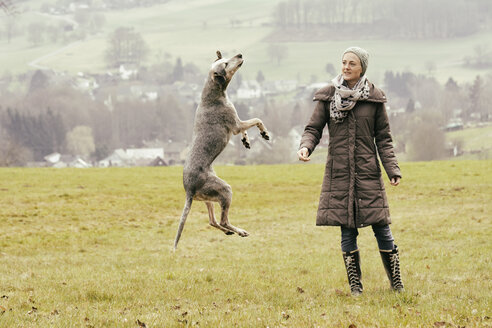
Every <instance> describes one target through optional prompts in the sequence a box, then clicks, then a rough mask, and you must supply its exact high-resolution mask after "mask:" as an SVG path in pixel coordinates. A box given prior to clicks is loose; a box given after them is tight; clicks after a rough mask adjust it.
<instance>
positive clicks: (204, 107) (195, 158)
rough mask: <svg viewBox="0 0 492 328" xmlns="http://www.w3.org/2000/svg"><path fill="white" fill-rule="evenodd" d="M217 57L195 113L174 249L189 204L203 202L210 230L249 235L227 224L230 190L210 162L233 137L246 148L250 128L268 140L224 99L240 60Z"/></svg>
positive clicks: (255, 121)
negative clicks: (217, 213)
mask: <svg viewBox="0 0 492 328" xmlns="http://www.w3.org/2000/svg"><path fill="white" fill-rule="evenodd" d="M217 57H218V58H217V60H216V61H215V62H214V63H213V64H212V66H211V68H210V71H209V73H208V78H207V81H206V82H205V86H204V88H203V91H202V98H201V102H200V104H199V105H198V108H197V110H196V113H195V123H194V127H193V139H192V143H191V149H190V152H189V153H188V156H187V158H186V161H185V165H184V168H183V185H184V188H185V191H186V202H185V206H184V209H183V214H182V215H181V220H180V222H179V227H178V233H177V234H176V239H175V241H174V249H176V248H177V247H178V242H179V238H180V237H181V233H182V232H183V227H184V224H185V222H186V218H187V216H188V213H189V212H190V208H191V203H192V202H193V200H200V201H204V202H205V204H206V205H207V209H208V215H209V220H210V221H209V223H210V225H211V226H212V227H215V228H217V229H220V230H222V231H223V232H225V233H226V234H228V235H232V234H234V233H237V234H238V235H239V236H241V237H246V236H248V235H249V234H248V232H247V231H245V230H243V229H239V228H237V227H235V226H233V225H232V224H230V223H229V218H228V213H229V207H230V205H231V200H232V188H231V186H230V185H229V184H227V183H226V182H225V181H224V180H222V179H220V178H219V177H218V176H217V175H216V174H215V172H214V170H213V168H212V162H213V161H214V160H215V158H216V157H217V156H219V154H220V153H221V152H222V151H223V150H224V148H225V147H226V146H227V144H228V143H229V139H230V138H231V135H233V134H234V135H237V134H239V133H241V134H242V139H241V141H242V142H243V144H244V146H245V147H246V148H249V147H250V142H249V138H248V134H247V132H246V130H248V129H249V128H251V127H253V126H256V127H258V129H259V130H260V134H261V136H262V137H263V138H264V139H266V140H269V139H270V137H269V135H268V132H267V130H266V128H265V126H264V125H263V122H262V121H261V120H260V119H259V118H253V119H250V120H247V121H241V120H240V119H239V117H238V115H237V111H236V108H235V107H234V105H233V104H232V102H231V101H230V100H229V98H228V97H227V93H226V89H227V85H228V84H229V82H230V81H231V79H232V77H233V76H234V73H236V71H237V70H238V69H239V67H241V65H242V64H243V56H242V55H241V54H238V55H236V56H234V57H231V58H228V59H227V58H222V54H221V53H220V51H217ZM213 202H218V203H219V205H220V208H221V210H222V213H221V218H220V223H218V222H217V221H216V220H215V215H214V204H213Z"/></svg>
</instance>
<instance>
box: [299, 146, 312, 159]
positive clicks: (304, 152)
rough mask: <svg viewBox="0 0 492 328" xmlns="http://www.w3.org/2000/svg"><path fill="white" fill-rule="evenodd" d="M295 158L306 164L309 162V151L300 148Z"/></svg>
mask: <svg viewBox="0 0 492 328" xmlns="http://www.w3.org/2000/svg"><path fill="white" fill-rule="evenodd" d="M297 157H299V160H300V161H303V162H308V161H310V160H311V159H310V158H309V150H308V149H307V148H306V147H302V148H301V149H299V151H298V152H297Z"/></svg>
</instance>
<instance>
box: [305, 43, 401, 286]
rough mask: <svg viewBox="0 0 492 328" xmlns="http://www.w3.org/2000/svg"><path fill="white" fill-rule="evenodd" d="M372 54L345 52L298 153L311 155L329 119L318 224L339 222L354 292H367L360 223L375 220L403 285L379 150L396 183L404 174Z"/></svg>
mask: <svg viewBox="0 0 492 328" xmlns="http://www.w3.org/2000/svg"><path fill="white" fill-rule="evenodd" d="M368 59H369V54H368V53H367V51H365V50H364V49H361V48H358V47H351V48H348V49H347V50H345V52H344V53H343V56H342V73H341V74H340V75H338V76H337V77H336V78H334V79H333V80H332V82H333V84H332V85H328V86H326V87H324V88H322V89H320V90H318V91H317V92H316V93H315V95H314V100H315V101H317V104H316V107H315V109H314V113H313V114H312V116H311V119H310V121H309V123H308V124H307V125H306V127H305V129H304V133H303V135H302V139H301V145H300V147H299V151H298V153H297V155H298V157H299V160H301V161H305V162H307V161H309V156H310V155H311V154H312V152H313V151H314V149H315V147H316V145H317V144H318V143H319V141H320V139H321V135H322V133H323V128H324V126H325V125H326V124H328V131H329V137H330V143H329V148H328V159H327V163H326V168H325V176H324V179H323V185H322V189H321V196H320V201H319V207H318V214H317V217H316V225H320V226H325V225H329V226H340V227H341V234H342V238H341V244H342V252H343V259H344V262H345V268H346V269H347V277H348V281H349V284H350V291H351V293H352V295H355V296H356V295H360V294H361V293H362V289H363V287H362V283H361V270H360V256H359V249H358V248H357V235H358V234H359V233H358V230H357V229H358V228H362V227H366V226H372V229H373V231H374V235H375V236H376V239H377V242H378V246H379V250H380V253H381V258H382V260H383V265H384V268H385V270H386V273H387V275H388V278H389V280H390V284H391V288H392V289H394V290H396V291H402V290H403V284H402V281H401V278H400V264H399V254H398V247H397V246H396V245H395V244H394V240H393V236H392V234H391V230H390V227H389V224H390V223H391V219H390V214H389V208H388V201H387V199H386V192H385V189H384V184H383V179H382V175H381V168H380V166H379V161H378V157H377V154H376V150H377V152H378V153H379V158H380V159H381V162H382V163H383V166H384V169H385V171H386V173H387V175H388V177H389V179H390V183H391V185H393V186H398V184H399V183H400V179H401V173H400V168H399V167H398V162H397V160H396V157H395V154H394V151H393V144H392V139H391V134H390V127H389V123H388V116H387V114H386V109H385V105H384V103H385V102H386V97H385V95H384V92H383V91H381V90H380V89H378V88H377V87H376V86H374V84H372V83H371V82H369V81H368V79H367V78H366V76H365V73H366V70H367V65H368Z"/></svg>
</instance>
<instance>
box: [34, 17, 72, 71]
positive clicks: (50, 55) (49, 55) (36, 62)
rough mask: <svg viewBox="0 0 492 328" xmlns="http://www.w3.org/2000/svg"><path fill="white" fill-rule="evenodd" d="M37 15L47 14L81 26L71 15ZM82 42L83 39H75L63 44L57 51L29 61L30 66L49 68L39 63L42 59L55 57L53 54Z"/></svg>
mask: <svg viewBox="0 0 492 328" xmlns="http://www.w3.org/2000/svg"><path fill="white" fill-rule="evenodd" d="M36 15H40V16H45V17H48V18H50V19H55V20H61V21H64V22H67V23H69V24H72V25H73V28H74V29H76V28H77V27H78V26H79V23H77V22H76V21H75V20H74V19H72V18H70V17H67V16H55V15H49V14H45V13H40V12H36ZM79 43H81V41H75V42H72V43H70V44H68V45H66V46H63V47H61V48H59V49H57V50H55V51H52V52H50V53H48V54H46V55H43V56H41V57H38V58H36V59H34V60H33V61H31V62H29V64H28V65H29V66H30V67H33V68H36V69H49V67H47V66H43V65H39V64H38V63H39V62H40V61H43V60H45V59H47V58H50V57H53V56H56V55H58V54H59V53H61V52H63V51H65V50H67V49H69V48H72V47H73V46H75V45H77V44H79Z"/></svg>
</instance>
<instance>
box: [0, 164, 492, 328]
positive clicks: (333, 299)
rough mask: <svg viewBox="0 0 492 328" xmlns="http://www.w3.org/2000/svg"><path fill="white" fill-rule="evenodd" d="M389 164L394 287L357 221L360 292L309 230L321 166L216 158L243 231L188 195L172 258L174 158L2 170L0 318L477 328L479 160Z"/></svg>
mask: <svg viewBox="0 0 492 328" xmlns="http://www.w3.org/2000/svg"><path fill="white" fill-rule="evenodd" d="M401 167H402V172H403V176H404V177H403V180H402V184H401V185H400V186H399V187H397V188H394V187H390V186H388V187H387V191H388V198H389V201H390V207H391V212H392V219H393V225H392V230H393V234H394V236H395V238H396V241H397V243H398V245H399V247H400V250H401V266H402V277H403V281H404V283H405V287H406V291H405V292H404V293H402V294H394V293H393V292H392V291H390V289H389V283H388V281H387V278H386V276H385V273H384V269H383V266H382V264H381V261H380V258H379V253H378V250H377V245H376V242H375V240H374V237H373V236H372V231H371V230H370V229H363V230H361V236H360V237H359V239H360V240H359V247H360V249H361V257H362V270H363V283H364V287H365V291H364V294H363V296H361V297H359V298H352V297H350V296H349V294H348V292H349V288H348V284H347V281H346V280H347V278H346V274H345V269H344V266H343V261H342V256H341V252H340V250H339V230H338V229H337V228H334V227H323V228H321V227H315V225H314V218H315V213H316V208H317V201H318V195H319V189H320V184H321V178H322V175H323V165H322V164H308V165H276V166H242V167H235V166H219V167H216V171H217V173H218V175H219V176H221V177H223V178H224V179H225V180H226V181H228V182H229V183H230V184H231V186H232V187H233V190H234V200H233V205H232V208H231V211H230V216H231V221H232V223H233V224H236V225H237V226H239V227H242V228H244V229H246V230H248V231H249V232H250V234H251V235H250V236H249V237H248V238H240V237H237V236H226V235H224V234H223V233H222V232H220V231H218V230H216V229H214V228H211V227H210V226H208V217H207V212H206V207H205V205H204V204H202V203H200V202H195V203H194V205H193V207H192V210H191V212H190V216H189V217H188V221H187V224H186V226H185V230H184V233H183V236H182V238H181V241H180V245H179V248H178V250H177V251H176V252H175V253H174V252H172V251H171V249H172V244H173V239H174V236H175V233H176V230H177V223H178V217H179V216H180V213H181V210H182V206H183V204H184V191H183V188H182V184H181V173H182V168H181V167H167V168H126V169H124V168H122V169H116V168H115V169H87V170H78V169H59V170H57V169H1V170H0V181H1V183H0V224H1V229H0V327H138V326H139V325H138V322H141V323H145V325H146V326H147V327H183V326H188V327H193V326H198V327H234V326H237V327H349V325H351V324H353V325H355V327H492V319H491V317H492V313H491V310H490V309H491V295H492V293H491V281H492V280H491V278H492V277H491V272H492V270H491V269H492V265H491V260H490V254H491V251H492V245H491V242H490V236H491V231H492V230H491V228H492V225H491V224H492V222H491V210H492V205H491V204H492V161H454V162H450V161H449V162H445V161H443V162H421V163H419V162H417V163H403V164H402V165H401ZM137 320H138V322H137ZM351 327H354V326H351Z"/></svg>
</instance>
